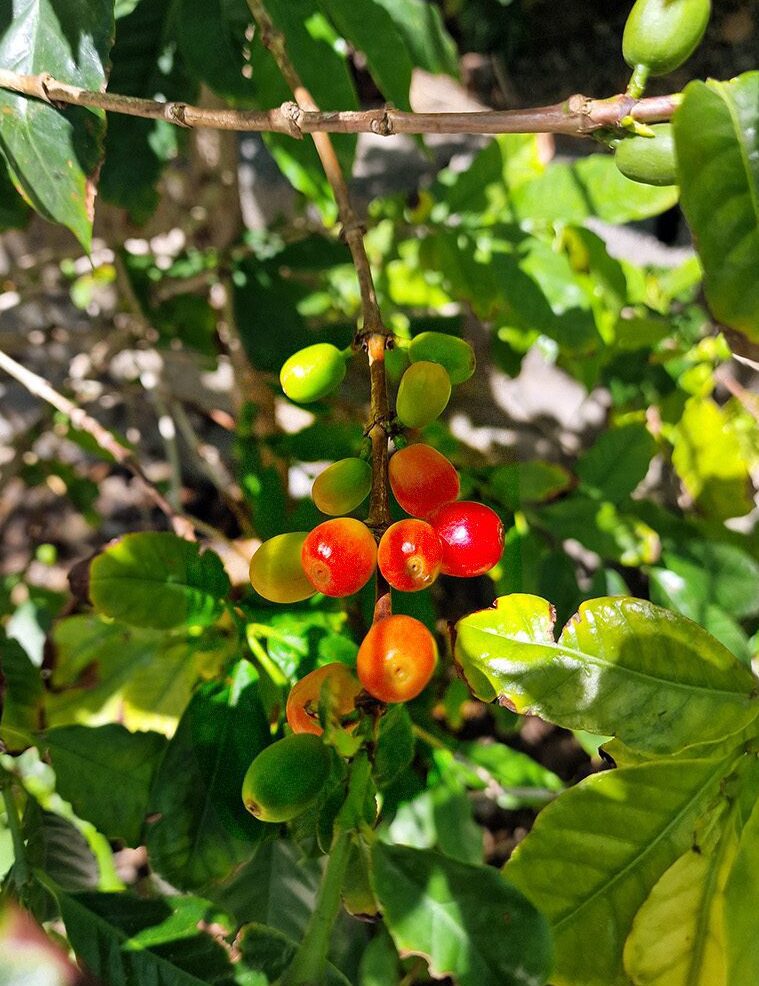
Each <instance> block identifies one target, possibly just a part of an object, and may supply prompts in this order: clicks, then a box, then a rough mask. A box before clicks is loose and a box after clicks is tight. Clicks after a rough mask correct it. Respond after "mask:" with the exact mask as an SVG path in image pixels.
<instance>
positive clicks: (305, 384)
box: [279, 342, 345, 404]
mask: <svg viewBox="0 0 759 986" xmlns="http://www.w3.org/2000/svg"><path fill="white" fill-rule="evenodd" d="M344 377H345V357H344V356H343V354H342V353H341V352H340V350H339V349H338V348H337V346H333V345H332V344H331V343H329V342H317V343H316V344H315V345H313V346H306V348H305V349H299V350H298V352H297V353H293V355H292V356H291V357H290V358H289V359H288V360H287V361H286V362H285V363H284V365H283V367H282V369H281V370H280V372H279V381H280V383H281V384H282V390H284V392H285V393H286V394H287V396H288V397H289V398H290V400H291V401H295V402H296V403H298V404H310V403H311V402H312V401H318V400H321V398H322V397H326V396H327V394H331V393H332V391H333V390H337V388H338V387H339V386H340V384H341V383H342V382H343V378H344Z"/></svg>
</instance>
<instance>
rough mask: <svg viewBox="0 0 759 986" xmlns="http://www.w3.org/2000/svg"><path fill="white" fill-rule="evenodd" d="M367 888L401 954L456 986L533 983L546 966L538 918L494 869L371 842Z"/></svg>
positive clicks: (547, 953) (547, 949)
mask: <svg viewBox="0 0 759 986" xmlns="http://www.w3.org/2000/svg"><path fill="white" fill-rule="evenodd" d="M372 863H373V874H374V888H375V892H376V894H377V898H378V900H379V901H380V904H381V907H382V912H383V917H384V920H385V924H386V926H387V929H388V931H389V932H390V935H391V937H392V938H393V941H394V942H395V944H396V947H397V948H398V950H399V952H400V953H401V955H409V954H411V955H422V956H423V957H424V958H425V959H426V960H427V962H428V964H429V968H430V974H431V975H432V976H433V977H434V978H436V979H440V978H443V977H445V976H446V975H450V976H452V977H453V978H455V980H456V982H457V983H459V984H460V986H527V984H528V983H529V984H533V986H540V984H541V983H545V982H546V979H547V978H548V973H549V971H550V968H551V941H550V937H549V935H548V930H547V928H546V925H545V921H544V919H543V918H542V917H541V915H540V914H538V912H537V911H536V910H534V909H533V908H532V907H531V906H530V905H529V904H528V902H527V900H526V899H525V898H524V897H523V896H522V894H521V893H519V892H518V891H517V890H515V888H514V887H513V886H511V885H510V883H508V882H507V881H505V880H503V878H502V877H500V876H499V874H498V873H497V871H496V870H494V869H491V868H487V867H484V866H469V865H467V864H466V863H459V862H456V861H455V860H452V859H447V858H446V857H445V856H440V855H438V854H437V853H434V852H429V851H427V850H420V849H408V848H404V847H401V846H387V845H384V844H383V843H382V842H376V843H375V844H374V846H373V848H372Z"/></svg>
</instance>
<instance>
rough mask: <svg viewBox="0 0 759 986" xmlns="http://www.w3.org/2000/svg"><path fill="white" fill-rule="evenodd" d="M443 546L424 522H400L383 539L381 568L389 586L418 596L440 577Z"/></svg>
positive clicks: (379, 557) (379, 553)
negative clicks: (421, 590)
mask: <svg viewBox="0 0 759 986" xmlns="http://www.w3.org/2000/svg"><path fill="white" fill-rule="evenodd" d="M442 560H443V546H442V544H441V543H440V538H439V537H438V536H437V534H435V532H434V530H433V529H432V527H430V525H429V524H427V523H425V521H423V520H399V521H398V523H397V524H392V525H391V526H390V527H389V528H388V529H387V530H386V531H385V533H384V534H383V535H382V540H381V541H380V543H379V548H378V549H377V564H378V565H379V570H380V571H381V572H382V574H383V575H384V576H385V578H386V579H387V581H388V584H389V585H391V586H392V587H393V588H394V589H399V590H400V591H401V592H417V591H418V590H419V589H426V588H427V587H428V586H430V585H432V583H433V582H434V581H435V579H436V578H437V577H438V575H439V574H440V565H441V563H442Z"/></svg>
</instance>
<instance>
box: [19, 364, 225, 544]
mask: <svg viewBox="0 0 759 986" xmlns="http://www.w3.org/2000/svg"><path fill="white" fill-rule="evenodd" d="M0 369H2V370H4V371H5V372H6V373H7V374H8V375H9V376H11V377H13V379H14V380H17V381H18V382H19V383H20V384H21V385H22V387H25V388H26V390H28V391H29V393H30V394H32V395H33V396H34V397H39V398H40V399H41V400H43V401H46V402H47V403H48V404H50V405H51V406H52V407H54V408H55V409H56V410H58V411H60V412H61V413H62V414H65V415H66V417H67V418H69V419H70V421H71V423H72V425H73V426H74V427H75V428H78V429H79V430H80V431H84V432H86V433H87V434H88V435H89V436H90V437H91V438H93V439H94V440H95V442H96V443H97V445H98V446H99V447H100V448H101V449H103V451H104V452H107V453H108V454H109V455H110V456H112V457H113V458H114V459H115V460H116V462H118V463H119V465H121V466H123V467H124V468H125V469H127V470H128V471H129V472H130V473H131V474H132V475H133V476H134V477H135V479H137V480H138V481H139V483H140V484H141V485H142V487H143V488H144V490H145V492H146V493H147V495H148V496H149V497H150V499H151V500H152V501H153V503H155V505H156V506H157V507H158V508H159V509H160V510H161V511H162V512H163V513H164V514H165V516H166V517H167V518H168V520H169V523H170V524H171V526H172V528H173V530H174V532H175V534H178V535H179V536H180V537H183V538H185V539H186V540H188V541H194V540H195V534H194V530H198V531H200V532H201V533H203V534H206V535H208V536H209V537H213V538H218V539H219V540H222V541H227V538H226V537H225V536H224V535H223V534H222V533H221V531H218V530H216V528H215V527H212V526H211V525H210V524H206V523H205V522H203V521H201V520H198V519H197V518H195V517H190V516H189V515H188V514H184V513H181V512H180V511H178V510H176V509H175V508H174V507H173V506H172V505H171V504H170V503H169V501H168V500H167V499H166V497H165V496H164V495H163V493H161V491H160V490H159V489H157V488H156V486H155V485H154V484H153V483H152V482H151V481H150V480H149V479H148V477H147V476H146V475H145V472H144V470H143V468H142V466H141V465H140V463H139V462H138V461H137V459H136V458H135V456H134V454H133V453H132V452H131V450H130V449H128V448H126V446H124V445H122V444H121V443H120V442H119V441H118V440H117V439H116V438H114V436H113V435H112V434H111V433H110V431H108V429H107V428H104V427H103V425H101V424H100V422H99V421H96V420H95V418H93V417H91V416H90V415H89V414H87V412H86V411H85V410H83V408H81V407H79V406H78V405H77V404H74V402H73V401H71V400H69V398H68V397H64V396H63V394H60V393H58V391H57V390H55V389H54V388H53V387H52V386H51V385H50V384H49V383H48V381H47V380H45V379H44V377H40V376H38V375H37V374H36V373H33V372H32V371H31V370H27V368H26V367H25V366H22V365H21V364H20V363H17V362H16V360H15V359H13V358H12V357H11V356H8V354H7V353H4V352H3V351H2V350H0Z"/></svg>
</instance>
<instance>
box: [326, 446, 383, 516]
mask: <svg viewBox="0 0 759 986" xmlns="http://www.w3.org/2000/svg"><path fill="white" fill-rule="evenodd" d="M371 488H372V467H371V466H370V465H369V463H368V462H365V461H364V460H363V459H340V461H339V462H333V463H332V465H331V466H327V468H326V469H325V470H324V472H322V473H319V475H318V476H317V477H316V479H315V480H314V485H313V486H312V487H311V497H312V499H313V501H314V503H315V504H316V506H317V508H318V509H319V510H321V512H322V513H323V514H329V515H330V516H331V517H339V516H341V515H342V514H349V513H350V512H351V511H352V510H355V509H356V507H357V506H358V505H359V504H361V503H363V502H364V500H365V499H366V498H367V496H368V495H369V491H370V490H371Z"/></svg>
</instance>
